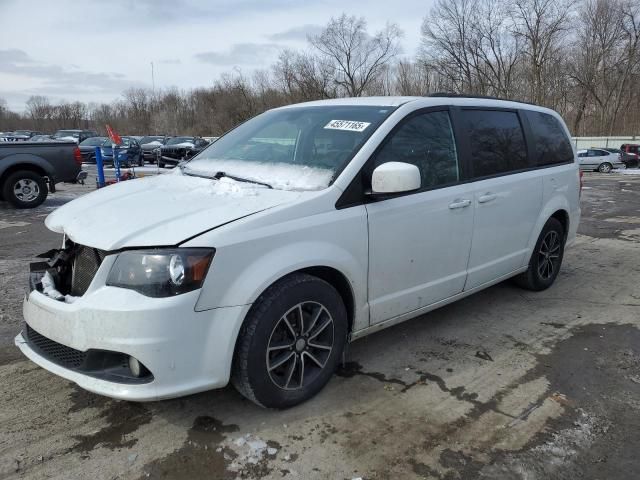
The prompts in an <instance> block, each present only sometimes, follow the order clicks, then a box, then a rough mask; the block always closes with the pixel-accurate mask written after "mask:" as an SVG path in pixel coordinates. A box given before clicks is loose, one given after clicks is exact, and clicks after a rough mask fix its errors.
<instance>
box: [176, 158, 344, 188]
mask: <svg viewBox="0 0 640 480" xmlns="http://www.w3.org/2000/svg"><path fill="white" fill-rule="evenodd" d="M185 168H186V171H188V172H194V173H201V174H204V175H213V174H214V173H216V172H225V173H227V174H229V175H234V176H236V177H242V178H248V179H251V180H256V181H258V182H263V183H268V184H269V185H271V186H272V187H273V188H276V189H278V190H322V189H323V188H327V186H329V182H331V178H332V176H333V170H329V169H324V168H315V167H309V166H306V165H292V164H290V163H260V162H247V161H238V160H209V159H202V160H194V161H192V162H189V163H188V164H187V165H186V167H185Z"/></svg>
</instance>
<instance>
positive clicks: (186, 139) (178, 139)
mask: <svg viewBox="0 0 640 480" xmlns="http://www.w3.org/2000/svg"><path fill="white" fill-rule="evenodd" d="M185 142H188V143H195V139H194V138H193V137H173V138H171V139H169V141H167V145H177V144H179V143H185Z"/></svg>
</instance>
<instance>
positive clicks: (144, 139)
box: [138, 137, 164, 145]
mask: <svg viewBox="0 0 640 480" xmlns="http://www.w3.org/2000/svg"><path fill="white" fill-rule="evenodd" d="M162 140H164V137H142V138H141V139H140V140H138V143H140V145H144V144H146V143H151V142H160V143H162Z"/></svg>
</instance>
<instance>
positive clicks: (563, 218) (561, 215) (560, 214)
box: [545, 208, 570, 240]
mask: <svg viewBox="0 0 640 480" xmlns="http://www.w3.org/2000/svg"><path fill="white" fill-rule="evenodd" d="M549 218H555V219H556V220H558V221H559V222H560V223H561V224H562V228H563V229H564V239H565V240H566V239H567V235H568V234H569V222H570V220H569V212H567V211H566V210H565V209H563V208H561V209H558V210H556V211H555V212H553V214H552V215H551V216H550V217H549ZM547 220H548V219H547ZM545 223H546V222H545Z"/></svg>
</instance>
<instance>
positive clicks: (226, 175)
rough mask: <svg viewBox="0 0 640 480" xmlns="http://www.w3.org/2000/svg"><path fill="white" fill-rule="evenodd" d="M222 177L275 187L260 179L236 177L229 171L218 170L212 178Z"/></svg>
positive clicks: (218, 178)
mask: <svg viewBox="0 0 640 480" xmlns="http://www.w3.org/2000/svg"><path fill="white" fill-rule="evenodd" d="M222 177H227V178H230V179H231V180H235V181H236V182H247V183H255V184H256V185H262V186H263V187H267V188H271V189H273V187H272V186H271V185H269V184H268V183H264V182H259V181H258V180H251V179H250V178H242V177H236V176H235V175H229V174H228V173H225V172H217V173H216V174H215V175H214V176H213V177H212V178H215V179H216V180H220V179H221V178H222Z"/></svg>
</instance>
